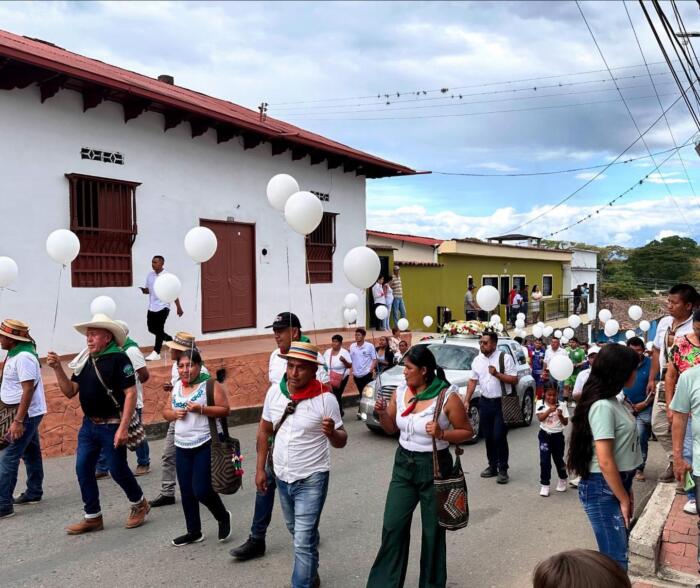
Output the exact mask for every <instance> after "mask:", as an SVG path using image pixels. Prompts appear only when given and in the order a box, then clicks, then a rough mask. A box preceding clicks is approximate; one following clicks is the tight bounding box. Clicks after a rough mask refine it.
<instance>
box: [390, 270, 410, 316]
mask: <svg viewBox="0 0 700 588" xmlns="http://www.w3.org/2000/svg"><path fill="white" fill-rule="evenodd" d="M389 285H390V286H391V289H392V290H393V291H394V302H393V303H392V308H391V309H390V310H391V313H392V315H393V316H394V324H396V323H397V322H398V321H399V319H402V318H406V304H404V301H403V284H402V283H401V268H400V267H399V266H398V265H395V266H394V275H393V276H392V278H391V282H389Z"/></svg>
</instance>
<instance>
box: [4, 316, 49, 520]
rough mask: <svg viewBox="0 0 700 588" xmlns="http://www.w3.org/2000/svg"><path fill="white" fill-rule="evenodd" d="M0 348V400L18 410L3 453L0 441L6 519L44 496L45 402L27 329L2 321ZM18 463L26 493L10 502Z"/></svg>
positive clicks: (36, 359) (14, 322) (33, 348)
mask: <svg viewBox="0 0 700 588" xmlns="http://www.w3.org/2000/svg"><path fill="white" fill-rule="evenodd" d="M0 345H1V346H2V348H3V349H4V350H5V351H7V358H6V359H5V365H4V366H3V370H2V385H1V386H0V399H2V403H3V404H4V405H5V406H15V407H16V409H17V412H15V414H14V417H13V419H12V424H11V425H10V431H9V445H7V447H5V448H4V449H2V444H3V443H4V442H6V440H2V439H0V449H1V450H0V519H6V518H9V517H11V516H13V515H14V514H15V511H14V505H15V504H16V505H26V504H36V503H37V502H39V501H40V500H41V497H42V495H43V488H42V484H43V481H44V467H43V463H42V460H41V446H40V443H39V424H40V423H41V419H42V418H43V416H44V415H45V414H46V399H45V397H44V383H43V382H42V379H41V366H40V365H39V357H38V356H37V353H36V347H35V345H34V341H33V339H32V338H31V337H30V336H29V327H28V326H27V325H26V324H24V323H23V322H20V321H17V320H13V319H6V320H4V321H2V323H1V324H0ZM20 459H23V460H24V465H25V467H26V469H27V489H26V490H25V491H24V492H23V493H22V494H21V495H20V496H19V497H18V498H15V499H14V500H13V498H12V493H13V492H14V490H15V486H16V485H17V473H18V470H19V460H20Z"/></svg>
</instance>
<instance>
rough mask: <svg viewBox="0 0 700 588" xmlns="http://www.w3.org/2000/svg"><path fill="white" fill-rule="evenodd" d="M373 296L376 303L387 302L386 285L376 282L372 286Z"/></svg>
mask: <svg viewBox="0 0 700 588" xmlns="http://www.w3.org/2000/svg"><path fill="white" fill-rule="evenodd" d="M372 298H374V303H375V304H386V296H385V295H384V286H382V285H381V284H379V283H377V282H375V283H374V286H372Z"/></svg>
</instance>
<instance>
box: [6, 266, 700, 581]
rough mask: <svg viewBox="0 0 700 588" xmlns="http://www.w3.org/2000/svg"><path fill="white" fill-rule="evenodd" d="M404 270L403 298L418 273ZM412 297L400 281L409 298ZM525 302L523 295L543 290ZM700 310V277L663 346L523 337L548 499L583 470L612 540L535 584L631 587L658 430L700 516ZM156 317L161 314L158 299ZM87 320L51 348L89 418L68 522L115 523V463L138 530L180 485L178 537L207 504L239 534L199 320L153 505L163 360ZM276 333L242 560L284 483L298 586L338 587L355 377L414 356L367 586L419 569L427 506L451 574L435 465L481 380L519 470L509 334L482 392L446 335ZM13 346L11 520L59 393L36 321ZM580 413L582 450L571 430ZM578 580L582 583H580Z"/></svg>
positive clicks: (425, 560)
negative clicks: (465, 376) (332, 538)
mask: <svg viewBox="0 0 700 588" xmlns="http://www.w3.org/2000/svg"><path fill="white" fill-rule="evenodd" d="M154 271H155V268H154ZM396 277H398V268H395V278H396ZM398 283H399V289H398V291H399V293H400V292H401V290H400V278H399V282H398ZM396 298H397V289H396V288H394V302H395V301H396ZM402 304H403V303H402V302H401V303H400V305H399V315H400V314H401V311H402V310H401V309H402ZM520 304H521V307H522V304H525V302H523V301H521V302H520ZM699 307H700V297H699V296H698V293H697V292H696V291H695V289H694V288H693V287H692V286H688V285H686V284H679V285H677V286H675V287H674V288H672V289H671V290H670V291H669V294H668V309H669V316H668V317H665V318H664V319H662V320H661V321H660V322H659V323H658V326H657V331H656V336H655V338H654V341H653V346H652V350H651V351H648V350H647V349H646V347H645V345H644V342H643V341H642V340H641V339H639V338H638V337H632V338H630V339H629V340H628V341H627V342H626V344H625V345H618V344H616V343H607V344H604V345H601V346H597V345H590V346H589V345H588V344H585V343H584V344H581V343H579V341H578V340H577V339H576V338H572V339H571V340H570V341H569V343H568V347H566V348H564V347H562V346H561V342H560V340H559V339H558V338H556V337H552V338H551V339H550V340H549V344H548V345H545V342H544V341H543V340H542V339H535V340H532V339H531V340H528V341H521V345H522V346H523V351H524V352H525V353H526V355H527V358H528V361H529V362H530V363H531V366H532V373H533V377H534V378H535V381H536V384H537V387H538V393H537V396H538V401H537V404H536V407H535V415H536V417H537V420H538V422H539V425H540V430H539V432H538V445H539V455H540V480H539V482H540V492H539V493H540V496H542V497H547V496H549V491H550V482H551V475H552V462H553V463H554V466H555V470H556V473H557V476H558V483H557V486H556V490H557V491H559V492H564V491H566V490H567V486H568V484H569V483H571V484H572V485H577V486H578V494H579V499H580V501H581V504H582V506H583V509H584V511H585V513H586V514H587V516H588V519H589V521H590V524H591V527H592V530H593V533H594V535H595V537H596V540H597V543H598V548H599V551H600V554H596V553H595V552H589V551H577V552H572V553H571V554H570V555H569V556H567V557H564V556H562V555H555V556H553V557H550V558H549V559H547V560H545V561H543V562H542V563H541V564H540V565H539V566H538V568H537V570H536V571H535V574H534V585H535V586H543V587H544V586H552V585H554V584H553V582H556V577H557V574H558V579H559V583H558V584H557V585H571V586H575V585H576V584H575V582H574V578H575V577H576V573H577V570H579V571H580V570H586V569H590V570H593V569H595V572H593V571H591V572H590V573H596V574H600V575H601V578H605V579H606V580H605V581H606V582H608V583H604V582H603V580H601V583H600V584H598V585H601V586H605V585H610V586H628V585H629V581H628V580H627V583H626V584H625V583H624V582H625V580H626V574H625V573H624V571H625V570H626V569H627V559H628V553H627V541H628V534H629V527H630V522H631V520H632V516H633V512H634V492H633V483H634V481H635V480H638V481H641V480H643V479H644V470H645V463H646V458H647V453H648V441H649V438H650V436H651V434H652V432H654V433H655V435H656V438H657V439H658V440H659V441H660V443H661V445H662V447H663V448H664V450H665V451H667V452H668V457H669V470H667V471H666V472H664V474H663V475H662V477H661V481H672V480H674V479H675V480H676V481H678V483H679V490H682V489H684V488H690V487H691V486H693V482H694V483H695V485H694V488H693V492H692V497H690V498H689V501H688V505H686V506H687V509H686V510H687V511H688V512H691V513H697V509H696V506H695V505H696V501H695V495H696V493H697V492H698V490H697V488H698V484H700V447H698V444H700V309H699ZM150 312H158V311H154V310H151V309H150V306H149V313H150ZM163 323H164V321H163ZM159 324H160V323H159ZM74 327H75V329H76V330H77V331H78V332H80V333H81V334H83V335H84V336H85V340H86V348H85V349H84V350H83V351H82V352H81V353H79V354H78V355H77V356H76V357H75V358H74V359H73V360H72V361H71V362H70V363H69V364H68V365H67V366H65V365H64V363H63V362H62V361H61V358H59V356H58V355H57V354H56V353H54V352H52V351H51V352H49V353H48V355H47V358H46V362H47V365H48V366H49V367H50V368H51V369H52V370H53V373H54V375H55V377H56V381H57V383H58V386H59V388H60V390H61V392H62V393H63V394H64V395H65V396H66V397H67V398H73V397H77V398H78V399H79V402H80V407H81V409H82V411H83V414H84V418H83V422H82V426H81V429H80V431H79V434H78V445H77V452H76V474H77V480H78V486H79V489H80V493H81V497H82V501H83V509H84V513H83V517H82V518H81V520H80V521H78V522H76V523H74V524H71V525H69V526H68V527H67V529H66V531H67V533H68V534H70V535H79V534H83V533H89V532H96V531H101V530H102V529H103V528H104V526H103V518H102V507H101V504H100V492H99V487H98V482H97V480H98V479H99V478H100V477H105V476H106V474H105V472H108V474H109V477H111V479H112V480H113V481H114V482H115V483H116V484H118V485H119V487H120V488H121V489H122V491H123V492H124V494H125V495H126V497H127V500H128V502H129V512H128V515H127V518H126V521H125V527H126V528H128V529H133V528H137V527H140V526H141V525H142V524H143V523H144V522H145V520H146V518H147V516H148V515H149V513H150V511H151V509H152V508H158V507H164V506H168V505H172V504H174V503H175V488H176V485H177V486H178V487H179V489H180V495H181V505H182V511H183V518H184V523H183V527H184V533H183V534H182V535H179V536H177V537H175V538H173V539H172V544H173V545H174V546H177V547H183V546H186V545H189V544H192V543H197V542H200V541H202V540H203V538H204V533H203V529H202V521H201V518H200V504H203V505H204V506H205V507H206V508H207V509H208V510H209V511H210V512H211V514H212V516H213V517H214V519H215V521H216V523H217V539H218V540H219V541H221V542H225V541H227V540H228V539H229V538H230V536H231V522H232V520H231V513H230V512H229V511H228V510H227V509H226V507H225V505H224V503H223V501H222V500H221V497H220V496H219V494H217V492H216V491H215V490H214V487H213V484H212V465H211V455H212V443H213V442H214V441H215V440H216V437H217V436H219V435H222V427H221V422H220V421H221V419H225V418H226V417H227V416H228V415H229V412H230V408H229V400H228V395H227V393H226V391H225V388H224V386H223V385H222V384H221V383H220V382H218V381H216V379H215V378H212V377H211V375H210V374H209V372H208V370H207V369H206V367H205V365H204V361H203V358H202V355H201V353H200V351H199V349H197V347H196V344H195V340H194V337H193V336H192V335H191V334H189V333H185V332H179V333H177V334H176V335H175V337H169V336H168V337H162V336H163V333H164V331H163V329H162V325H161V329H160V330H159V331H158V333H159V335H156V336H160V337H162V338H163V344H164V345H166V346H167V347H168V348H169V349H170V354H171V358H172V360H173V364H172V373H171V379H170V380H169V381H168V382H167V383H166V384H164V386H163V388H164V390H165V391H166V392H167V393H168V394H169V395H170V399H171V400H170V403H169V404H168V405H167V406H166V408H165V409H164V411H163V417H164V418H165V420H166V421H168V422H169V423H170V424H169V428H168V433H167V436H166V442H165V446H164V450H163V455H162V457H161V461H162V466H163V467H162V480H161V491H160V494H159V495H158V496H157V497H156V498H155V499H154V500H152V501H150V502H149V501H148V500H147V499H146V497H145V496H144V493H143V490H142V488H141V486H140V485H139V483H138V480H137V476H138V475H144V474H146V473H148V464H149V462H148V461H146V460H148V459H149V453H148V450H147V449H146V447H147V445H145V444H146V443H147V442H146V441H145V440H144V438H143V430H142V425H141V423H140V412H139V409H140V408H142V407H143V389H142V384H143V382H144V381H146V380H147V379H148V378H149V374H148V368H147V364H146V358H144V357H143V355H142V354H141V352H140V351H139V347H138V344H136V342H134V341H132V340H131V339H130V338H129V337H128V332H129V328H128V325H126V324H125V323H123V322H121V321H115V320H112V319H111V318H109V317H107V316H105V315H99V314H98V315H95V316H93V318H92V319H91V320H90V321H88V322H84V323H79V324H76V325H75V326H74ZM269 328H271V329H272V331H273V333H274V339H275V343H276V348H275V349H274V351H272V353H271V355H270V358H269V365H268V381H269V388H268V390H267V393H266V396H265V401H264V406H263V411H262V417H261V419H260V422H259V425H258V433H257V442H256V451H257V455H256V458H255V486H256V490H257V492H256V495H255V501H254V504H253V505H252V507H253V508H252V522H251V528H250V534H249V536H248V538H247V540H246V541H245V542H244V543H243V544H242V545H240V546H238V547H236V548H234V549H232V550H231V555H232V557H233V558H234V559H236V560H238V561H247V560H251V559H255V558H259V557H262V556H264V554H265V550H266V533H267V529H268V526H269V525H270V522H271V520H272V516H273V510H274V503H275V496H279V502H280V507H281V510H282V516H283V518H284V521H285V524H286V526H287V529H288V530H289V532H290V534H291V536H292V545H293V552H294V563H293V569H292V574H291V585H292V587H293V588H302V587H303V588H306V587H312V586H320V577H319V574H318V562H319V551H318V550H319V540H320V537H319V533H318V528H319V522H320V519H321V516H322V512H323V507H324V503H325V500H326V495H327V492H328V486H329V479H330V469H331V464H330V449H331V448H336V449H342V448H343V447H345V446H346V444H347V440H348V434H347V431H346V430H345V427H344V425H343V410H342V406H343V392H344V390H345V388H346V386H347V384H348V382H349V379H350V377H351V376H352V378H353V380H354V383H355V385H356V387H357V388H358V390H360V391H362V390H363V389H364V387H365V386H366V385H367V384H368V383H369V382H370V381H371V380H372V379H373V378H375V377H376V375H377V373H378V372H380V371H381V370H383V369H388V368H389V367H391V366H393V365H394V364H395V363H396V362H397V361H399V360H400V361H401V363H402V365H403V374H404V381H403V382H402V383H401V384H400V385H399V386H398V388H397V389H396V390H395V391H394V392H393V394H392V395H391V397H390V399H388V401H387V400H386V399H384V398H383V397H378V398H377V400H376V405H375V410H376V412H377V415H378V417H379V422H380V424H381V426H382V428H383V429H384V430H385V431H386V432H387V433H390V434H397V435H398V447H397V450H396V454H395V457H394V464H393V472H392V477H391V482H390V485H389V488H388V493H387V498H386V504H385V510H384V517H383V524H382V532H381V545H380V548H379V551H378V553H377V555H376V558H375V561H374V564H373V565H372V566H371V569H369V570H367V573H368V580H367V586H372V587H374V586H389V587H400V586H403V585H404V584H405V581H406V574H407V570H408V566H409V565H410V564H411V561H410V558H409V543H410V536H411V520H412V516H413V512H414V511H415V509H416V507H417V506H418V505H419V504H420V508H421V522H422V532H421V536H422V543H421V556H420V564H416V566H417V567H418V565H419V570H420V579H419V584H418V585H419V586H421V587H444V586H446V584H447V569H448V561H447V553H446V534H445V528H444V527H443V526H441V525H440V524H438V515H437V509H438V505H437V502H436V494H435V491H434V488H433V484H434V477H435V475H436V472H440V473H441V475H442V476H447V475H448V473H449V472H451V471H452V466H453V459H452V456H451V453H450V446H451V445H455V446H459V445H460V444H462V443H464V442H465V441H468V440H469V439H471V438H472V436H473V434H474V433H473V429H472V425H471V422H470V419H469V418H468V415H469V414H470V403H471V402H472V400H473V395H474V393H475V391H476V388H477V386H478V387H479V391H480V401H479V417H480V425H481V430H482V433H483V436H484V438H485V452H486V460H485V461H486V467H485V469H484V470H483V471H482V472H481V477H483V478H495V481H496V482H497V483H498V484H507V483H508V482H509V474H508V469H509V448H508V438H507V436H508V426H507V425H506V421H505V418H504V412H503V398H504V397H506V396H508V395H509V394H510V391H511V388H512V387H513V386H515V385H517V383H518V375H517V371H516V365H515V362H514V361H513V358H512V357H510V356H509V355H507V354H503V353H502V351H500V350H499V349H498V337H499V335H498V333H497V332H496V331H494V330H492V329H487V330H485V331H484V332H483V333H482V335H481V337H480V340H479V354H478V355H477V356H476V357H475V358H474V360H473V362H472V370H471V377H470V380H469V383H468V385H467V389H466V395H465V397H464V398H461V397H460V395H459V394H458V390H457V387H456V386H454V385H452V384H451V383H450V382H448V381H447V378H446V376H445V373H444V372H443V370H442V368H440V366H438V365H437V363H436V360H435V357H434V355H433V354H432V353H431V352H430V350H429V349H428V347H427V346H424V345H423V346H414V347H410V346H409V345H408V342H407V341H406V340H404V339H402V338H401V336H400V335H401V334H400V332H399V331H398V330H397V329H395V330H394V331H393V333H392V336H391V337H384V336H383V337H381V338H379V340H378V341H377V343H376V344H375V343H374V342H373V343H370V342H369V341H367V340H366V331H365V330H364V329H363V328H361V327H360V328H357V329H356V330H355V334H354V335H355V340H354V342H353V343H352V344H351V345H350V346H349V348H348V349H346V348H345V347H344V346H343V337H342V336H341V335H340V334H337V335H334V336H333V337H332V340H331V347H330V348H329V349H327V350H326V351H325V353H321V351H320V350H319V349H318V347H316V346H315V345H313V344H312V343H311V342H310V340H309V339H308V338H307V337H306V336H305V335H304V334H303V333H302V327H301V323H300V321H299V318H298V317H297V316H296V315H295V314H293V313H292V312H282V313H280V314H279V315H277V316H276V317H275V319H274V321H273V322H272V324H271V325H269ZM0 345H1V346H2V348H3V349H4V350H5V351H6V352H7V358H6V360H5V363H4V366H3V378H2V384H1V386H0V398H1V400H2V406H1V407H0V408H1V409H2V410H3V415H7V414H11V424H10V426H9V428H8V432H7V435H6V437H5V438H3V439H1V440H0V519H2V518H7V517H10V516H13V515H14V514H15V507H16V506H20V505H27V504H33V503H36V502H39V501H40V500H41V499H42V496H43V464H42V458H41V447H40V437H39V431H38V430H39V425H40V423H41V420H42V418H43V416H44V415H45V414H46V412H47V404H46V399H45V394H44V388H43V381H42V376H41V369H40V362H39V357H38V355H37V352H36V346H35V343H34V341H33V339H32V337H31V335H30V329H29V326H28V325H27V324H26V323H24V322H21V321H18V320H14V319H5V320H4V321H2V323H0ZM557 355H566V356H567V357H569V358H570V359H571V361H572V363H573V364H574V372H573V374H572V375H571V377H570V378H567V379H566V380H563V381H557V380H555V379H554V378H553V376H552V374H551V373H550V370H549V364H550V362H551V361H552V358H553V357H555V356H557ZM66 367H67V368H68V369H66ZM660 420H661V424H660V422H659V421H660ZM569 423H570V424H571V435H570V438H569V440H568V452H567V451H566V445H567V441H566V439H565V430H566V427H567V426H568V425H569ZM139 427H141V434H139ZM127 446H129V448H130V449H137V450H140V451H137V452H136V453H137V465H136V471H135V472H134V471H132V469H131V467H130V466H129V463H128V459H127V455H128V454H127ZM144 446H145V447H144ZM21 460H23V461H24V463H25V467H26V471H27V476H26V489H25V490H24V491H23V492H22V493H21V494H20V495H19V496H17V497H15V496H14V491H15V487H16V485H17V477H18V470H19V465H20V461H21ZM691 462H692V465H691ZM669 471H670V474H671V475H670V476H669ZM135 474H136V475H135ZM601 554H602V555H601ZM601 558H602V559H601ZM606 558H609V559H606ZM611 561H614V562H616V564H617V566H615V565H614V564H611V563H610V562H611ZM611 565H612V567H611ZM564 578H572V580H571V583H566V581H565V580H563V579H564ZM615 578H617V580H615ZM618 580H619V581H618ZM562 582H564V584H562ZM615 582H617V583H615Z"/></svg>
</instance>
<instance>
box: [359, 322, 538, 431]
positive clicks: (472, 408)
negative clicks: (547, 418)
mask: <svg viewBox="0 0 700 588" xmlns="http://www.w3.org/2000/svg"><path fill="white" fill-rule="evenodd" d="M416 345H427V346H428V347H429V349H430V351H432V353H433V354H434V355H435V360H436V361H437V364H438V365H439V366H440V367H441V368H442V369H443V370H445V376H446V377H447V379H448V380H449V382H450V383H451V384H454V385H456V386H457V387H458V388H459V394H460V396H461V397H462V399H463V400H464V398H465V396H466V392H467V384H468V382H469V380H470V379H471V375H472V371H471V367H472V361H473V360H474V358H475V357H476V356H477V355H478V354H479V337H477V336H474V335H469V336H464V335H456V336H443V337H433V338H430V339H425V340H423V341H420V342H418V343H416ZM498 351H502V352H504V353H508V354H509V355H510V356H511V357H512V358H513V360H514V361H515V365H516V367H517V370H518V384H517V386H516V390H517V393H518V397H519V398H520V401H521V403H522V407H523V415H524V423H523V424H524V425H525V426H529V425H530V423H531V422H532V415H533V412H534V410H533V406H534V398H535V380H534V379H533V377H532V373H531V371H530V366H529V365H528V364H527V360H526V358H525V354H524V353H523V350H522V347H521V346H520V344H519V343H516V342H515V341H513V340H512V339H510V338H506V337H504V338H499V339H498ZM402 381H403V360H402V361H401V362H399V364H398V365H396V366H395V367H393V368H390V369H388V370H386V371H384V372H382V373H381V374H380V375H379V377H377V378H376V379H375V380H373V381H372V382H370V383H369V384H367V386H365V389H364V390H361V391H360V407H359V410H358V413H357V418H358V419H361V420H363V421H364V422H365V424H366V425H367V427H368V428H369V429H370V430H372V431H375V432H380V431H382V428H381V425H380V424H379V420H378V419H377V414H376V413H375V412H374V404H375V402H376V400H377V395H378V394H379V396H381V397H383V398H384V399H385V400H386V401H387V402H388V401H389V399H390V398H391V395H392V394H393V392H394V390H396V388H397V387H398V385H399V384H400V383H401V382H402ZM480 396H481V393H480V390H479V386H478V384H477V387H476V390H475V391H474V395H473V396H472V401H471V403H470V405H469V418H470V420H471V422H472V427H474V440H475V441H476V440H477V439H478V437H479V433H480V427H479V398H480Z"/></svg>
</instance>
